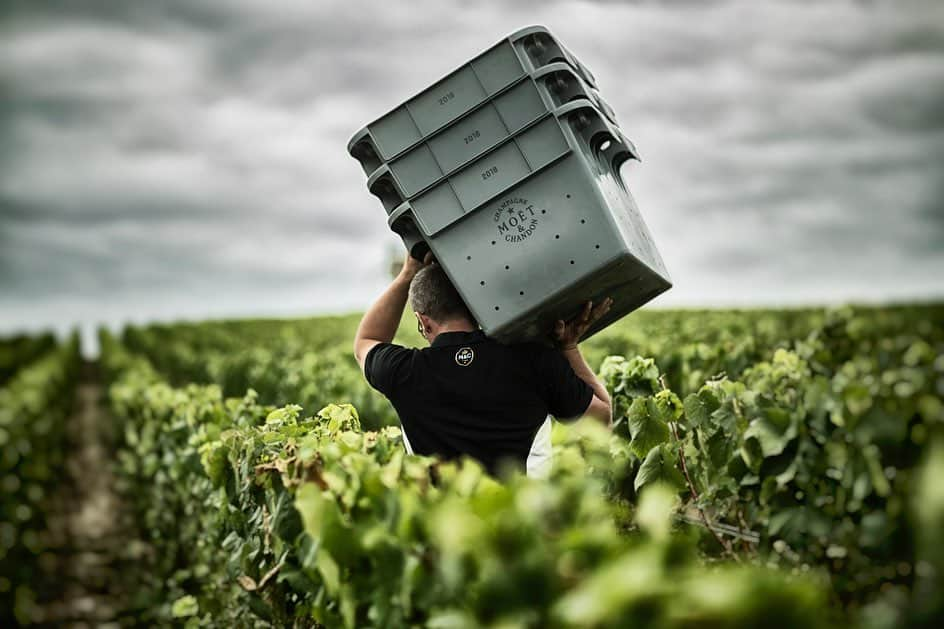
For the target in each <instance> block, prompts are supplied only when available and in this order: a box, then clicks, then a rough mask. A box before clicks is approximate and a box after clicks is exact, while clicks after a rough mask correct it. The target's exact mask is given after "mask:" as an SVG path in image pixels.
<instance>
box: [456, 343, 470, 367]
mask: <svg viewBox="0 0 944 629" xmlns="http://www.w3.org/2000/svg"><path fill="white" fill-rule="evenodd" d="M473 358H475V354H474V353H473V352H472V348H471V347H463V348H462V349H460V350H459V351H458V352H456V364H457V365H459V366H460V367H468V366H469V365H470V364H471V363H472V359H473Z"/></svg>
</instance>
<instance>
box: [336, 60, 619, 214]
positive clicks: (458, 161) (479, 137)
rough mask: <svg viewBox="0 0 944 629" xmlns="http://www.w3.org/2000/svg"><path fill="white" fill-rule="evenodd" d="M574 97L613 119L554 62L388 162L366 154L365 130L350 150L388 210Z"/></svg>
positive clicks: (579, 82) (565, 67)
mask: <svg viewBox="0 0 944 629" xmlns="http://www.w3.org/2000/svg"><path fill="white" fill-rule="evenodd" d="M577 99H585V100H587V101H589V102H591V103H593V104H594V105H595V106H596V107H598V108H599V109H600V110H601V111H602V112H603V113H604V114H605V115H606V116H607V117H608V118H609V119H610V120H611V121H612V122H614V123H615V121H616V120H615V115H614V114H613V111H612V109H610V107H609V106H608V105H607V104H606V103H605V102H604V101H603V99H602V98H601V97H600V95H599V94H598V93H597V91H596V90H595V89H594V88H593V87H591V86H590V85H588V84H587V83H586V82H585V81H584V80H583V79H581V78H580V76H579V75H578V74H577V73H576V71H575V70H574V69H573V68H572V67H571V66H569V65H567V64H565V63H552V64H548V65H546V66H543V67H541V68H540V69H538V70H537V71H535V72H534V73H533V74H531V75H527V76H525V77H524V78H522V79H520V80H519V81H518V82H517V83H515V84H513V85H512V86H510V87H509V88H508V89H506V90H505V91H504V92H502V93H500V94H498V95H497V96H496V97H495V98H493V99H489V100H487V101H485V102H484V103H482V104H481V105H479V106H478V107H477V108H476V109H474V110H472V111H470V112H467V113H466V114H463V115H462V116H461V117H459V118H458V119H457V120H454V121H453V122H452V123H451V124H450V125H449V126H447V127H445V128H443V129H441V130H440V131H438V132H437V133H435V134H433V135H431V136H430V137H429V138H427V139H426V140H424V141H423V142H421V143H419V144H417V145H414V146H413V147H412V148H410V149H408V150H407V151H405V152H404V153H401V154H400V156H399V157H397V158H395V159H393V160H391V161H389V162H384V163H380V165H379V166H377V164H378V161H377V160H376V159H372V158H370V157H369V156H370V155H372V154H373V153H372V149H371V146H370V144H369V143H370V138H368V137H366V136H361V138H360V140H359V142H357V143H355V144H354V145H353V147H352V149H351V154H352V155H354V156H355V157H358V156H359V157H358V159H359V161H360V162H361V165H362V167H363V168H364V171H365V173H367V174H368V175H369V177H368V180H367V187H368V189H370V191H371V192H372V193H373V194H374V195H375V196H377V197H378V198H380V199H381V201H383V202H384V206H385V207H386V209H387V210H388V211H390V210H392V209H393V208H394V207H396V206H397V205H399V202H400V201H403V200H406V199H411V198H413V197H415V196H417V195H418V194H419V193H421V192H423V191H424V190H425V189H427V188H429V187H430V186H432V185H433V184H435V183H437V182H438V181H440V180H441V179H443V178H444V177H446V176H448V175H450V174H452V173H454V172H456V171H458V170H460V169H461V168H462V167H464V166H465V165H467V164H468V163H469V162H471V161H472V160H474V159H476V158H477V157H479V156H481V155H482V154H483V153H485V152H486V151H488V150H490V149H492V148H493V147H495V146H496V145H498V144H500V143H501V142H503V141H505V140H506V139H507V138H509V137H512V136H514V135H516V134H517V133H519V132H521V131H522V130H523V129H525V128H527V127H528V126H529V125H532V124H534V123H535V122H536V121H538V120H540V119H542V118H544V117H547V116H549V115H550V112H552V111H554V109H556V108H557V107H559V106H560V105H563V104H564V103H567V102H571V101H574V100H577ZM371 169H373V171H372V172H371Z"/></svg>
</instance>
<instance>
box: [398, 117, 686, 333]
mask: <svg viewBox="0 0 944 629" xmlns="http://www.w3.org/2000/svg"><path fill="white" fill-rule="evenodd" d="M636 157H637V155H636V151H635V148H634V147H633V145H632V143H630V142H629V141H628V140H627V139H626V138H625V137H624V136H623V134H622V132H620V130H619V129H618V128H617V127H616V126H615V125H613V124H612V123H611V122H610V120H608V119H607V117H606V116H605V115H603V114H602V113H601V112H600V111H599V110H598V109H597V108H596V107H594V106H593V105H592V104H591V103H590V102H589V101H587V100H584V99H579V100H575V101H573V102H571V103H567V104H565V105H562V106H561V107H559V108H557V109H556V110H555V111H554V112H553V115H552V116H549V117H547V118H545V119H543V120H541V121H540V122H539V123H537V124H535V125H533V126H531V127H529V128H528V129H527V130H525V131H524V132H522V133H520V134H519V135H517V136H514V137H512V138H509V139H508V140H507V141H505V142H504V143H502V144H500V145H499V146H498V147H496V148H494V149H492V150H491V151H489V152H488V153H486V154H485V155H484V156H482V157H480V158H479V159H478V160H476V161H474V162H472V163H471V164H469V165H468V166H466V167H465V168H463V169H462V170H460V171H458V172H457V173H456V174H455V175H453V176H451V177H449V178H447V179H446V180H444V181H443V182H442V183H440V184H438V185H436V186H434V187H432V188H430V189H429V190H428V191H426V192H425V193H423V194H422V195H420V196H418V197H417V198H415V199H413V200H410V201H404V202H403V203H401V204H400V205H399V206H397V207H396V209H394V210H393V211H392V212H391V213H390V215H389V217H388V224H389V225H390V227H391V229H393V230H394V231H395V232H397V233H398V234H400V235H401V237H402V238H403V240H404V242H405V243H406V245H407V247H408V249H409V250H410V252H411V254H413V255H415V256H417V257H419V256H420V255H421V254H422V253H423V252H424V251H425V250H426V248H427V247H428V248H430V249H432V251H433V253H434V255H435V257H436V259H437V261H438V262H439V264H441V265H442V267H443V268H444V269H445V271H446V273H447V274H448V275H449V277H450V278H451V280H452V281H453V283H454V284H455V286H456V288H457V289H458V290H459V292H460V294H461V295H462V297H463V299H464V300H465V302H466V304H467V305H468V306H469V309H470V310H471V311H472V314H473V315H474V316H475V318H476V321H477V322H478V323H479V324H480V325H481V326H482V329H483V330H484V331H485V332H486V333H487V334H488V335H490V336H493V337H495V338H498V339H501V340H509V341H510V340H515V341H520V340H524V339H535V340H540V339H544V338H545V337H546V335H547V332H548V330H550V329H551V326H552V325H553V322H554V321H555V320H556V319H560V318H563V319H567V318H569V317H571V316H573V315H574V314H576V313H577V312H578V310H579V309H580V307H581V305H582V304H583V303H585V302H586V301H587V300H594V301H598V300H600V299H602V298H604V297H607V296H609V297H612V298H613V299H614V304H613V307H612V308H611V310H610V312H609V313H608V314H607V316H606V317H604V318H603V319H601V320H600V321H598V322H597V323H596V324H595V325H594V326H593V327H592V328H591V329H590V330H589V331H588V333H587V336H590V335H592V334H593V333H595V332H597V331H599V330H601V329H603V328H604V327H606V326H607V325H609V324H610V323H612V322H613V321H616V320H618V319H619V318H621V317H622V316H624V315H625V314H627V313H629V312H631V311H632V310H635V309H636V308H638V307H639V306H641V305H642V304H644V303H646V302H647V301H649V300H651V299H652V298H653V297H655V296H656V295H658V294H660V293H662V292H664V291H666V290H668V289H669V288H670V287H671V282H670V280H669V276H668V273H667V272H666V270H665V266H664V264H663V262H662V259H661V257H660V256H659V253H658V251H657V250H656V248H655V245H654V244H653V242H652V239H651V237H650V235H649V231H648V229H647V228H646V225H645V223H644V222H643V220H642V217H641V216H640V214H639V211H638V209H637V207H636V204H635V202H634V200H633V198H632V195H631V194H630V192H629V190H628V189H627V188H626V185H625V182H624V181H623V179H622V177H621V176H620V170H619V169H620V165H621V164H622V163H623V162H625V161H626V160H628V159H631V158H636Z"/></svg>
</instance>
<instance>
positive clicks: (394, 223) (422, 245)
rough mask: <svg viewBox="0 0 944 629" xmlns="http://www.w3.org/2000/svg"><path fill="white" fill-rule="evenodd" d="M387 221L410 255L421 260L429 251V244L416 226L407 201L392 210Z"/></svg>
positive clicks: (411, 209)
mask: <svg viewBox="0 0 944 629" xmlns="http://www.w3.org/2000/svg"><path fill="white" fill-rule="evenodd" d="M387 223H388V225H390V229H392V230H393V231H394V232H395V233H396V234H397V235H398V236H400V239H401V240H403V246H404V247H406V250H407V251H409V252H410V255H411V256H412V257H414V258H416V259H417V260H421V261H422V259H423V258H424V257H426V254H427V252H429V244H428V243H427V242H426V239H425V238H424V237H423V234H422V233H421V232H420V230H419V228H418V227H417V226H416V220H414V218H413V208H412V207H411V206H410V204H409V203H403V204H401V205H400V206H399V207H398V208H397V209H396V210H394V211H393V213H392V214H390V218H389V219H388V220H387Z"/></svg>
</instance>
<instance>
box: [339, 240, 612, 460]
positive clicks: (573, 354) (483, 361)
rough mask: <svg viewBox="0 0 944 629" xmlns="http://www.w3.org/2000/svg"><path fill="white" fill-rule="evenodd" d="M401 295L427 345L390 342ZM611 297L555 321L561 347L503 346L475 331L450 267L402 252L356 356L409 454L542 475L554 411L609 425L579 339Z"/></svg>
mask: <svg viewBox="0 0 944 629" xmlns="http://www.w3.org/2000/svg"><path fill="white" fill-rule="evenodd" d="M407 299H409V301H410V306H411V308H412V310H413V312H414V314H415V316H416V319H417V325H418V329H419V332H420V334H421V335H422V336H423V337H424V338H425V339H426V340H427V341H428V342H429V344H430V345H429V347H426V348H423V349H415V348H406V347H403V346H401V345H396V344H393V343H392V341H393V337H394V334H395V333H396V330H397V326H398V325H399V323H400V319H401V316H402V314H403V309H404V307H405V306H406V302H407ZM611 304H612V300H610V299H606V300H604V301H603V302H602V303H600V304H598V305H597V306H595V307H594V306H593V304H592V303H589V302H588V303H587V304H586V306H585V308H584V309H583V311H582V312H581V313H580V314H579V315H578V316H577V317H575V318H574V319H572V320H571V321H569V322H564V321H558V322H557V325H556V327H555V329H554V330H553V337H554V339H555V341H556V342H557V345H558V348H557V349H554V348H551V347H547V346H545V345H541V344H539V343H519V344H507V345H506V344H502V343H499V342H497V341H495V340H493V339H490V338H488V337H487V336H486V335H485V333H484V332H483V331H482V330H481V329H479V326H478V325H477V324H476V323H475V320H474V318H473V317H472V315H471V314H470V313H469V311H468V308H467V307H466V305H465V303H464V302H463V301H462V298H461V297H460V296H459V293H458V291H457V290H456V289H455V287H454V286H453V285H452V283H451V282H450V281H449V278H448V277H447V275H446V273H445V272H444V271H443V269H442V268H441V267H440V266H439V265H438V264H436V263H432V262H431V256H430V255H427V256H426V260H425V261H424V262H419V261H418V260H416V259H415V258H413V257H412V256H410V255H407V258H406V262H404V265H403V269H402V270H401V272H400V274H399V275H398V276H397V277H396V278H395V279H394V280H393V282H392V283H391V285H390V286H389V287H388V288H387V290H385V291H384V292H383V294H382V295H381V296H380V297H379V298H378V299H377V301H376V302H375V303H374V304H373V305H372V306H371V307H370V309H369V310H368V311H367V312H366V313H365V314H364V317H363V319H362V320H361V323H360V325H359V326H358V329H357V334H356V336H355V339H354V355H355V357H356V358H357V362H358V364H359V365H360V366H361V369H362V371H363V372H364V375H365V377H366V378H367V381H368V382H369V383H370V384H371V386H373V387H374V388H375V389H377V390H378V391H380V392H381V393H383V394H384V395H385V396H386V397H387V398H388V399H389V400H390V401H391V403H392V404H393V406H394V408H395V409H396V411H397V413H398V414H399V416H400V421H401V424H402V428H403V441H404V444H405V446H406V449H407V451H408V452H410V453H416V454H423V455H439V456H441V457H443V458H445V459H454V458H457V457H460V456H463V455H466V456H469V457H471V458H474V459H476V460H478V461H479V462H481V463H482V464H483V465H484V466H485V468H486V469H487V470H488V471H489V472H490V473H492V474H496V473H498V472H499V471H501V470H502V469H503V468H504V467H505V466H516V467H518V468H522V469H525V470H526V471H527V473H528V475H529V476H544V475H546V474H547V473H548V472H549V469H550V462H551V460H550V454H551V444H550V434H551V419H550V418H551V416H553V417H555V418H557V419H558V420H562V421H564V420H575V419H577V418H580V417H582V416H584V415H589V416H591V417H594V418H596V419H598V420H599V421H601V422H603V423H604V424H606V425H607V426H609V425H610V424H611V421H612V419H611V408H610V398H609V395H608V394H607V392H606V388H605V387H604V385H603V383H602V382H600V380H599V379H598V378H597V377H596V375H595V374H594V373H593V371H592V370H591V369H590V367H589V366H588V365H587V363H586V361H585V360H584V358H583V356H582V355H581V353H580V350H579V349H578V348H577V342H578V341H579V339H580V337H581V336H582V335H583V334H584V332H586V330H587V329H588V328H589V327H590V326H591V325H592V324H593V323H594V322H595V321H596V320H598V319H599V318H600V317H602V316H603V315H605V314H606V312H607V311H608V310H609V308H610V306H611Z"/></svg>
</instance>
